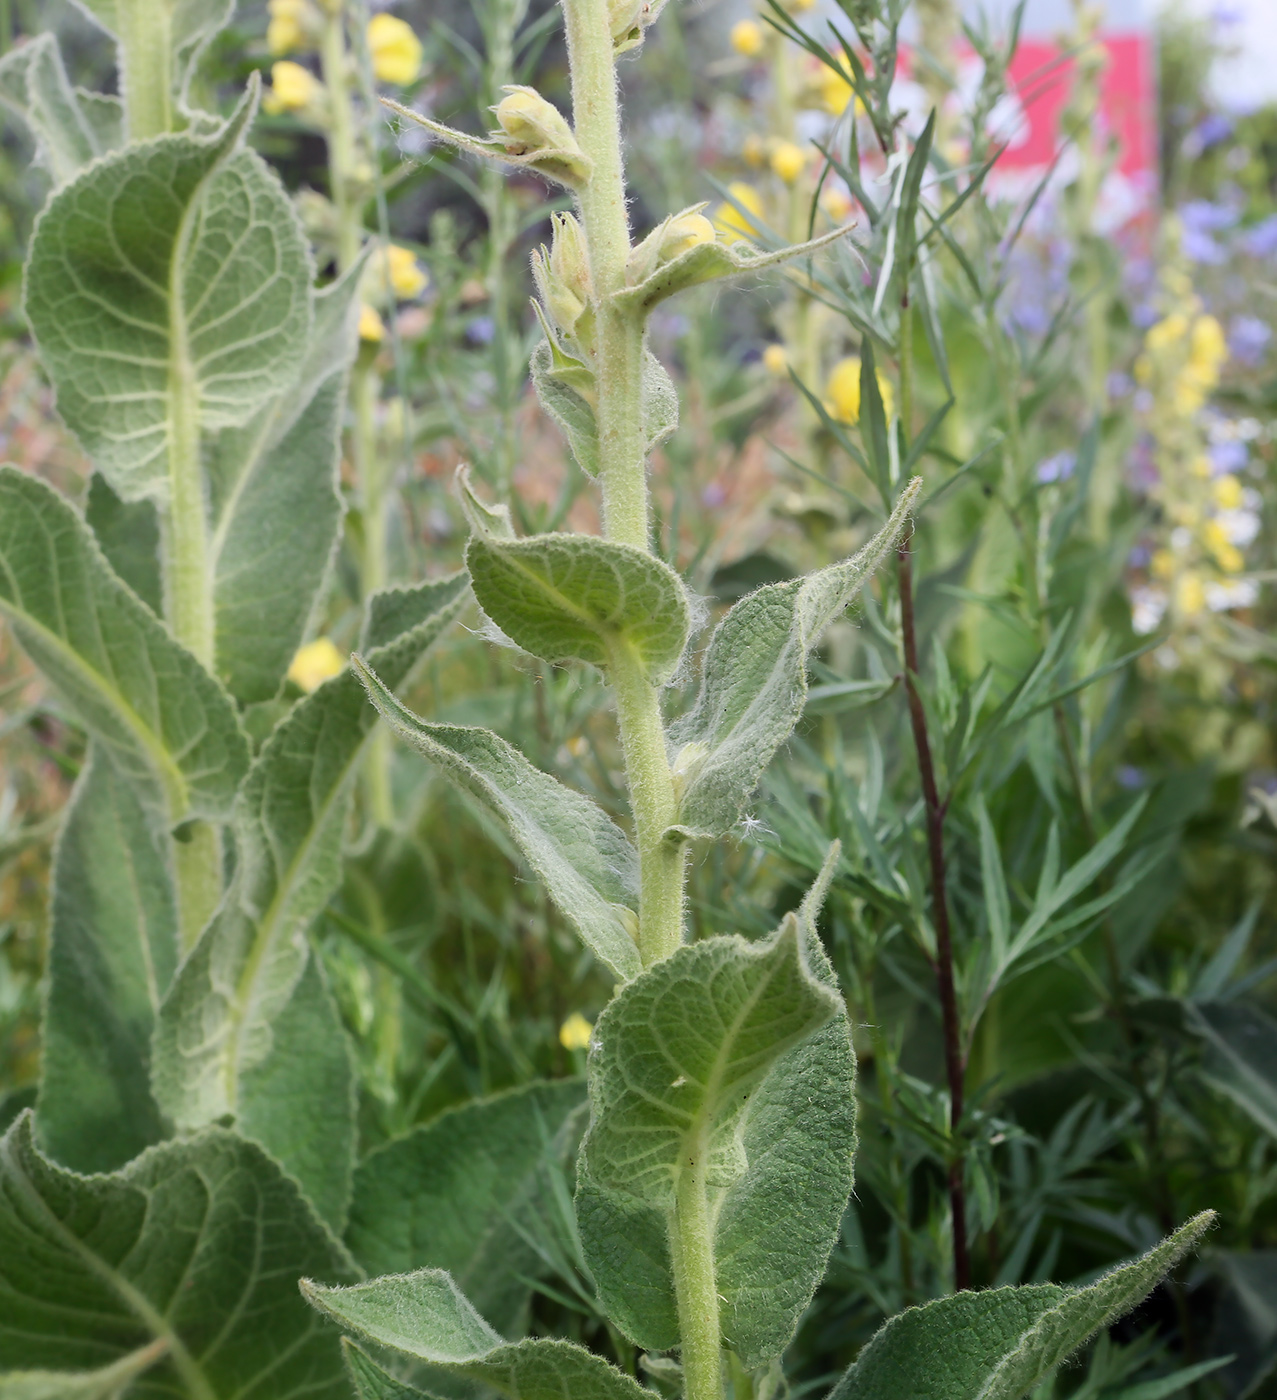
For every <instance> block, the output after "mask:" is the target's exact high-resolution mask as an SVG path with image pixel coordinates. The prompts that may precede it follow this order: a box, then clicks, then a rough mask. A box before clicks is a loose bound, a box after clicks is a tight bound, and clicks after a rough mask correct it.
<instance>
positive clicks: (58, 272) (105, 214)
mask: <svg viewBox="0 0 1277 1400" xmlns="http://www.w3.org/2000/svg"><path fill="white" fill-rule="evenodd" d="M252 110H253V100H252V95H251V94H250V96H249V97H248V98H246V99H245V101H244V103H243V104H241V106H240V109H239V111H238V112H237V113H236V115H235V117H234V118H232V120H231V121H230V122H228V123H226V124H225V125H223V126H222V127H220V129H219V130H218V131H217V132H215V133H214V134H213V135H211V136H208V137H200V136H192V135H181V136H161V137H157V138H156V139H155V140H152V141H144V142H139V143H137V144H135V145H131V146H129V147H126V148H125V149H124V150H123V151H120V152H118V153H116V154H113V155H109V156H106V157H104V158H103V159H102V160H100V161H98V162H96V163H95V164H93V165H91V166H89V167H88V168H87V169H85V170H84V171H83V172H82V173H81V174H80V175H78V176H77V177H76V178H75V179H74V180H72V181H71V182H70V183H69V184H67V185H64V186H63V187H62V189H60V190H59V191H58V192H57V193H56V194H55V195H54V196H53V198H52V199H51V200H50V202H49V204H48V205H47V206H46V208H45V210H44V212H43V213H42V214H41V216H40V219H39V221H38V223H37V225H36V229H35V233H34V235H33V238H32V243H31V254H30V258H29V259H28V263H27V274H26V311H27V317H28V319H29V321H30V323H31V329H32V331H33V333H34V335H35V338H36V342H37V345H38V347H39V350H40V355H41V358H42V360H43V362H44V365H45V368H46V369H47V370H48V372H49V376H50V378H51V379H52V380H53V384H54V387H55V388H56V390H57V395H58V408H59V411H60V412H61V414H62V417H63V418H64V419H65V420H66V423H67V426H68V427H70V428H71V430H72V431H73V432H74V433H75V434H76V435H77V436H78V437H79V439H80V441H81V442H82V443H83V444H84V447H85V450H86V451H87V452H88V453H89V455H90V456H91V457H92V458H93V461H94V464H95V465H96V466H97V467H98V469H99V470H100V471H102V473H103V474H104V475H105V476H106V478H107V479H108V481H110V483H111V485H112V487H113V488H114V489H115V491H116V492H117V493H118V494H119V495H120V496H122V497H123V498H124V499H125V500H130V501H131V500H137V499H138V498H139V497H141V496H151V497H154V498H155V499H156V500H158V501H160V502H161V503H162V504H163V503H165V502H167V500H168V499H169V498H170V496H171V495H172V491H173V487H172V480H171V479H172V478H173V477H174V476H176V475H178V474H180V473H182V472H187V473H189V472H191V471H193V470H195V469H196V468H195V465H194V464H193V463H192V462H191V460H190V459H191V458H192V456H193V454H194V453H195V452H196V451H197V448H198V444H197V443H196V442H195V441H194V435H195V434H196V433H197V432H198V431H199V429H201V428H203V429H206V430H208V429H217V428H224V427H230V426H233V425H235V424H239V423H243V422H245V421H246V420H247V419H248V418H250V417H251V416H252V414H253V413H254V412H255V411H256V410H257V408H258V407H259V406H260V405H261V404H262V403H263V402H264V401H266V400H267V399H269V398H271V397H272V396H273V395H275V394H277V393H279V392H280V391H282V390H283V389H285V388H287V387H288V385H289V384H290V383H291V382H292V381H293V379H294V378H295V377H296V374H297V370H298V366H299V365H300V363H301V360H302V357H303V355H304V354H305V352H306V345H307V341H308V339H309V332H310V318H311V299H310V283H311V277H312V272H311V260H310V254H309V251H308V249H307V245H306V240H305V237H304V235H303V233H302V229H301V225H300V223H299V221H298V218H297V215H296V212H295V211H294V209H293V205H292V203H291V201H290V200H289V199H288V196H287V195H286V194H285V192H284V189H283V186H282V185H281V184H280V182H279V180H278V178H277V177H276V176H275V175H274V174H273V173H271V171H270V170H269V169H268V167H267V166H266V165H265V164H264V163H263V162H262V161H261V160H260V159H259V157H257V156H256V155H255V154H253V152H251V151H247V150H244V149H242V139H243V135H244V131H245V128H246V126H247V124H248V122H249V120H250V118H251V116H252Z"/></svg>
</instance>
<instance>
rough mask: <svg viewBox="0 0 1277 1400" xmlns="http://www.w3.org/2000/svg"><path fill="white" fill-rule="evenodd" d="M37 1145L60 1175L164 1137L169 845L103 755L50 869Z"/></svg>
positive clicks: (78, 790) (101, 1166)
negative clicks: (156, 1077)
mask: <svg viewBox="0 0 1277 1400" xmlns="http://www.w3.org/2000/svg"><path fill="white" fill-rule="evenodd" d="M52 885H53V899H52V911H51V918H50V933H49V966H48V985H49V990H48V995H47V998H46V1001H45V1008H44V1022H43V1028H42V1029H43V1046H44V1058H43V1066H42V1069H43V1072H42V1074H41V1078H40V1096H39V1118H38V1121H39V1128H40V1137H41V1141H42V1142H43V1143H44V1145H45V1147H46V1148H47V1149H48V1150H49V1152H51V1153H52V1155H53V1156H54V1157H55V1158H56V1159H57V1160H58V1161H59V1162H62V1163H63V1164H65V1165H66V1166H69V1167H73V1168H75V1170H76V1171H82V1172H100V1171H113V1170H115V1169H116V1168H117V1167H121V1166H123V1165H124V1163H125V1162H127V1161H129V1160H130V1159H131V1158H133V1157H135V1156H137V1154H138V1153H139V1152H141V1151H142V1149H143V1148H145V1147H149V1146H150V1145H151V1144H152V1143H155V1142H159V1141H160V1139H161V1138H162V1137H164V1135H165V1133H164V1123H163V1119H162V1116H161V1114H160V1111H159V1108H158V1106H157V1105H156V1103H155V1100H154V1099H153V1098H152V1096H151V1033H152V1030H153V1029H154V1025H155V1017H156V1015H157V1013H158V1011H159V1006H160V1000H161V998H162V997H163V996H164V993H165V992H166V991H167V990H168V986H169V982H170V981H171V980H172V977H173V972H174V970H175V969H176V967H177V962H178V956H179V933H178V914H177V901H176V897H175V894H174V889H173V877H172V872H171V869H170V863H169V852H168V848H167V843H166V842H165V841H164V840H163V837H162V836H161V835H160V833H159V832H157V830H156V827H155V823H154V822H153V821H151V820H150V818H149V817H148V815H147V813H146V811H145V810H144V808H143V807H142V804H141V803H140V802H139V801H138V797H137V794H136V792H134V790H133V788H132V787H131V786H130V785H129V784H128V783H126V782H125V781H124V780H123V779H121V778H120V777H119V776H118V775H117V774H116V772H115V770H114V769H113V768H112V767H111V763H110V760H109V759H108V758H107V756H106V754H105V753H104V752H102V751H101V750H100V749H96V748H95V749H94V750H93V751H92V752H91V753H90V757H89V761H88V763H87V764H86V765H85V767H84V770H83V771H82V773H81V774H80V778H79V780H78V781H77V783H76V786H75V791H74V793H73V794H72V797H71V804H70V806H69V807H68V809H67V813H66V818H65V821H64V824H63V828H62V834H61V836H60V837H59V838H58V844H57V850H56V853H55V855H54V861H53V881H52Z"/></svg>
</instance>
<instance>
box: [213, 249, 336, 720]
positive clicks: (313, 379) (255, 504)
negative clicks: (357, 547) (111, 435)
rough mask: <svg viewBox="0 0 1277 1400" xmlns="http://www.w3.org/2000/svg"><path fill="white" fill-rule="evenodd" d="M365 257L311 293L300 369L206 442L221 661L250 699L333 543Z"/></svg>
mask: <svg viewBox="0 0 1277 1400" xmlns="http://www.w3.org/2000/svg"><path fill="white" fill-rule="evenodd" d="M362 271H363V264H362V263H360V264H358V265H357V266H356V267H353V268H351V269H350V271H349V272H347V273H346V275H345V276H344V277H343V278H342V279H341V281H339V282H336V283H334V284H333V285H332V286H331V287H327V288H325V289H324V290H323V291H322V292H319V293H318V294H317V295H316V296H315V299H314V305H315V323H314V329H313V330H312V332H311V335H310V343H309V347H308V351H307V355H306V359H305V361H304V363H303V364H302V366H301V372H300V374H299V375H298V377H297V379H296V380H295V381H294V382H293V383H291V384H290V385H289V386H288V387H287V388H286V389H285V390H284V392H283V393H281V394H279V395H278V396H277V397H276V398H275V399H273V400H272V401H271V402H270V403H268V404H267V405H266V406H265V407H264V408H262V409H261V410H260V411H259V412H258V413H257V414H256V415H255V417H254V418H253V419H252V420H251V422H249V423H248V424H246V425H245V426H244V427H242V428H228V429H226V430H224V431H223V432H221V433H219V434H217V435H216V436H215V437H214V438H213V439H212V441H211V442H210V443H209V444H208V450H207V452H206V454H205V469H206V470H207V472H208V475H209V480H210V485H211V487H212V494H213V502H212V505H213V511H212V514H213V521H214V524H213V531H212V538H211V541H210V547H209V568H210V569H211V570H212V573H213V614H214V651H215V663H214V664H215V668H216V670H217V673H218V675H219V676H221V678H222V679H223V680H224V681H225V682H226V686H227V689H229V690H230V692H231V694H232V695H234V696H235V698H236V699H237V700H239V701H241V702H242V703H243V704H246V705H247V704H252V703H254V702H255V701H260V700H269V699H270V698H271V697H272V696H273V695H275V693H276V692H277V691H278V690H279V687H280V683H281V682H282V681H283V679H284V673H285V672H286V671H287V670H288V665H289V663H290V662H291V661H292V659H293V655H294V653H295V652H296V650H297V647H298V645H299V644H300V643H301V640H302V637H303V636H304V634H305V632H306V629H307V625H308V623H309V621H310V618H311V615H312V613H313V612H314V609H315V604H316V600H317V597H318V594H319V591H320V588H321V586H322V585H323V581H324V577H325V575H326V574H327V572H328V568H329V565H330V563H331V560H332V557H333V552H334V550H335V549H336V546H337V532H338V526H339V524H340V522H341V496H340V494H339V492H338V489H337V485H338V483H337V467H338V462H339V459H340V456H341V451H340V448H341V444H340V430H341V416H342V412H343V410H344V408H345V402H346V375H347V371H348V369H349V367H350V360H351V356H352V355H353V354H354V350H355V345H356V336H355V315H356V313H357V310H358V290H359V275H360V273H361V272H362Z"/></svg>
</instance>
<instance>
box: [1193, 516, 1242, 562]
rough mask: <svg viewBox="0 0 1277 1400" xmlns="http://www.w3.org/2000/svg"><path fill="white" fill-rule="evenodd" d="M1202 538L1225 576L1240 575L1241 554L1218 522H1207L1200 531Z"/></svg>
mask: <svg viewBox="0 0 1277 1400" xmlns="http://www.w3.org/2000/svg"><path fill="white" fill-rule="evenodd" d="M1202 538H1203V540H1204V541H1205V543H1206V548H1207V549H1208V550H1210V552H1211V555H1212V557H1213V558H1214V560H1215V562H1216V563H1217V564H1218V565H1219V567H1220V568H1221V569H1222V570H1223V571H1224V572H1225V573H1226V574H1238V573H1241V571H1242V568H1243V566H1244V565H1245V562H1246V561H1245V560H1244V558H1243V557H1242V552H1241V550H1240V549H1238V548H1237V546H1236V545H1235V544H1234V543H1233V542H1232V540H1230V539H1229V538H1228V532H1227V531H1226V530H1225V529H1224V527H1223V525H1221V524H1220V522H1219V521H1218V520H1208V521H1207V522H1206V524H1205V526H1204V527H1203V529H1202Z"/></svg>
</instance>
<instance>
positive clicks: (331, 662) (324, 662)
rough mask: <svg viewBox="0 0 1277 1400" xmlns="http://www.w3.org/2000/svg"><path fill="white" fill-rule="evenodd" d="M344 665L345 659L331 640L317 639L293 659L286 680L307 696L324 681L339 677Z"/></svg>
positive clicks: (302, 648) (325, 638)
mask: <svg viewBox="0 0 1277 1400" xmlns="http://www.w3.org/2000/svg"><path fill="white" fill-rule="evenodd" d="M345 665H346V658H345V657H344V656H343V655H342V654H341V652H339V651H338V650H337V648H336V647H335V646H334V645H333V644H332V642H331V640H330V639H329V638H328V637H317V638H316V639H315V640H314V641H313V642H307V643H306V645H305V646H304V647H301V648H300V649H299V650H298V652H297V655H296V656H294V657H293V664H292V665H291V666H290V667H289V668H288V679H289V680H290V681H292V682H293V684H294V685H299V686H301V688H302V689H303V690H304V691H306V693H307V694H309V693H310V692H311V691H312V690H316V689H318V687H319V686H321V685H322V684H323V683H324V682H325V681H327V680H331V679H332V678H333V677H334V676H336V675H339V674H340V673H341V671H342V670H343V669H344V667H345Z"/></svg>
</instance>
